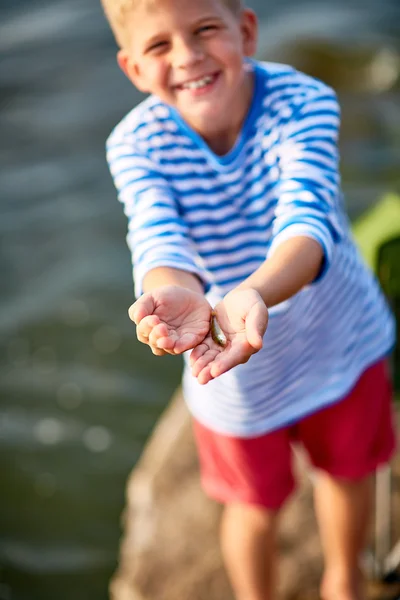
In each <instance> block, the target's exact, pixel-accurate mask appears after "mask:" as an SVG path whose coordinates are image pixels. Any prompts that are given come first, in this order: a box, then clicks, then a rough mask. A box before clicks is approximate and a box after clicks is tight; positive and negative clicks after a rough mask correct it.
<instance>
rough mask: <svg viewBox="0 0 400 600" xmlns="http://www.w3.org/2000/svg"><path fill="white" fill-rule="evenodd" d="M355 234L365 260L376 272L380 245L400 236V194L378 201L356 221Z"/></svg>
mask: <svg viewBox="0 0 400 600" xmlns="http://www.w3.org/2000/svg"><path fill="white" fill-rule="evenodd" d="M353 234H354V237H355V239H356V242H357V244H358V246H359V248H360V250H361V253H362V254H363V256H364V258H365V260H366V261H367V263H368V264H369V266H370V267H371V268H372V269H373V270H374V271H375V272H376V271H377V262H378V253H379V249H380V247H381V246H382V245H383V244H384V243H385V242H387V241H388V240H390V239H392V238H396V237H398V236H400V196H398V195H396V194H388V195H387V196H385V197H384V198H382V200H380V201H379V202H377V204H376V205H375V206H374V207H373V208H372V209H371V210H369V211H368V212H367V213H366V214H365V215H363V216H362V217H361V218H360V219H359V220H358V221H357V222H356V223H354V225H353ZM398 260H399V261H400V256H398ZM377 274H378V273H377Z"/></svg>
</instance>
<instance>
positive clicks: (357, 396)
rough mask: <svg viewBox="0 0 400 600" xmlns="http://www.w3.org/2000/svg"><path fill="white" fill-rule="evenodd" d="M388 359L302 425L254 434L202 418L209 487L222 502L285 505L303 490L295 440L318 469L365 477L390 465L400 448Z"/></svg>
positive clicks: (203, 465) (199, 429) (199, 432)
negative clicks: (219, 428) (216, 426)
mask: <svg viewBox="0 0 400 600" xmlns="http://www.w3.org/2000/svg"><path fill="white" fill-rule="evenodd" d="M393 423H394V420H393V414H392V387H391V382H390V377H389V374H388V369H387V364H386V361H384V360H382V361H380V362H378V363H376V364H375V365H373V366H372V367H370V368H368V369H367V370H366V371H365V372H364V373H363V375H362V376H361V377H360V379H359V380H358V382H357V384H356V385H355V387H354V388H353V389H352V390H351V392H350V393H349V394H348V395H347V396H346V397H345V398H344V399H343V400H340V401H338V402H335V404H333V405H332V406H329V407H327V408H324V409H322V410H320V411H318V412H316V413H313V414H312V415H310V416H308V417H305V418H304V419H302V420H301V421H299V422H297V423H296V424H294V425H290V426H288V427H284V428H282V429H279V430H276V431H272V432H270V433H267V434H265V435H261V436H257V437H254V438H237V437H232V436H227V435H221V434H219V433H215V432H213V431H211V430H210V429H207V428H206V427H204V426H203V425H201V424H200V423H199V422H198V421H195V423H194V432H195V438H196V443H197V448H198V453H199V459H200V472H201V480H202V485H203V488H204V491H205V492H206V493H207V494H208V495H209V496H211V498H214V499H215V500H217V501H219V502H222V503H227V502H244V503H251V504H260V505H262V506H265V507H267V508H269V509H272V510H274V509H278V508H280V507H281V506H282V504H283V503H284V502H285V500H286V499H287V498H288V496H289V495H290V493H291V492H292V491H293V489H294V488H295V480H294V476H293V469H292V460H293V452H292V443H294V442H296V443H297V442H299V443H300V444H301V445H302V446H303V447H304V448H305V450H306V452H307V454H308V456H309V459H310V461H311V463H312V465H314V467H315V468H317V469H323V470H324V471H326V472H328V473H330V474H331V475H332V476H334V477H337V478H343V479H347V480H357V479H360V478H363V477H365V476H366V475H368V474H370V473H373V472H374V471H375V470H376V468H377V467H378V466H379V465H380V464H383V463H385V462H387V461H388V460H389V459H390V457H391V455H392V454H393V452H394V450H395V447H396V435H395V432H394V425H393Z"/></svg>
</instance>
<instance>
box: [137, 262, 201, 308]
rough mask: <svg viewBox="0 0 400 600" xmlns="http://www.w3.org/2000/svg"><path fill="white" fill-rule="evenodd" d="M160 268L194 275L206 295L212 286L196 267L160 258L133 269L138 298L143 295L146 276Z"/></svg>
mask: <svg viewBox="0 0 400 600" xmlns="http://www.w3.org/2000/svg"><path fill="white" fill-rule="evenodd" d="M158 267H170V268H171V269H180V270H181V271H186V272H187V273H192V274H193V275H196V276H197V277H198V278H199V280H200V282H201V284H202V285H203V289H204V293H205V294H206V293H207V292H208V291H209V290H210V287H211V285H210V283H209V282H208V281H207V280H206V278H205V274H204V272H203V271H202V270H201V269H199V268H198V267H196V265H192V264H188V263H187V262H183V261H182V263H180V262H179V261H177V260H176V258H174V259H170V260H169V259H168V258H167V257H165V258H163V259H161V258H160V259H159V260H154V261H152V262H151V263H146V264H145V265H140V266H134V267H133V281H134V288H135V296H136V298H139V297H140V296H141V295H142V294H143V280H144V278H145V276H146V274H147V273H148V272H149V271H151V270H152V269H156V268H158Z"/></svg>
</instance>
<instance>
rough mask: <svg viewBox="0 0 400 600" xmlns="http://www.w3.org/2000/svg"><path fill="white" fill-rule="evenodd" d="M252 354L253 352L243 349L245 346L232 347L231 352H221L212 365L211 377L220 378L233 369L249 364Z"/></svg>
mask: <svg viewBox="0 0 400 600" xmlns="http://www.w3.org/2000/svg"><path fill="white" fill-rule="evenodd" d="M252 354H253V352H252V351H251V350H249V349H248V348H245V347H243V344H240V345H239V344H238V345H237V346H231V347H230V348H229V350H226V351H225V352H221V353H220V354H219V355H218V356H217V357H216V359H215V360H214V361H213V363H212V364H211V365H210V366H211V376H212V377H214V378H215V377H219V376H220V375H222V374H223V373H226V372H227V371H230V370H231V369H233V367H236V366H237V365H240V364H243V363H245V362H247V361H248V360H249V358H250V356H251V355H252Z"/></svg>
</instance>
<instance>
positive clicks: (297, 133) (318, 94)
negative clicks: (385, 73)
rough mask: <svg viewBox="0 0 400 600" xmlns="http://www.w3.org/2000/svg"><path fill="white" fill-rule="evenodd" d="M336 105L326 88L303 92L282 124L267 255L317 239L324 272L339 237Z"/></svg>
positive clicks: (330, 92) (341, 235)
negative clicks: (295, 241) (294, 240)
mask: <svg viewBox="0 0 400 600" xmlns="http://www.w3.org/2000/svg"><path fill="white" fill-rule="evenodd" d="M339 124H340V111H339V105H338V102H337V100H336V95H335V93H334V92H333V90H331V89H330V88H328V87H327V86H324V87H323V88H322V89H321V90H318V91H314V90H313V91H312V93H309V94H307V98H306V100H305V101H304V102H303V103H302V104H301V105H300V107H297V108H295V109H294V111H293V115H292V116H291V119H290V121H289V122H288V123H287V124H286V125H284V126H283V128H282V133H281V143H280V146H279V152H278V156H279V167H280V180H279V184H278V187H277V195H278V202H277V205H276V208H275V219H274V224H273V230H272V236H273V238H272V243H271V246H270V250H269V255H271V254H272V253H273V252H274V250H275V249H276V247H277V246H278V245H279V244H280V243H282V242H283V241H285V240H287V239H289V238H291V237H294V236H299V235H300V236H307V237H312V238H314V239H315V240H317V241H318V242H319V243H320V244H321V246H322V248H323V250H324V255H325V260H324V266H323V270H322V272H321V273H320V275H319V277H318V279H320V278H321V276H322V275H323V274H324V273H326V271H327V269H328V267H329V265H330V263H331V261H332V254H333V252H334V247H335V244H336V243H337V242H338V241H339V240H340V239H341V238H342V237H343V235H344V230H343V224H342V223H341V219H340V214H341V208H342V207H341V189H340V174H339V164H338V162H339V156H338V146H337V144H338V129H339Z"/></svg>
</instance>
